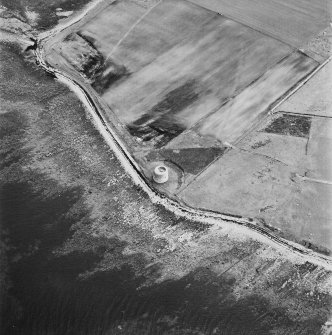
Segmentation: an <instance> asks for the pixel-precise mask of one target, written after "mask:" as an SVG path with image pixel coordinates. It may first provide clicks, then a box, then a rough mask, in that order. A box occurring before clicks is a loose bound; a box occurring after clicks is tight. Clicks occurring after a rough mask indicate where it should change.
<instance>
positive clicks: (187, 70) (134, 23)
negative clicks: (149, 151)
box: [60, 1, 317, 148]
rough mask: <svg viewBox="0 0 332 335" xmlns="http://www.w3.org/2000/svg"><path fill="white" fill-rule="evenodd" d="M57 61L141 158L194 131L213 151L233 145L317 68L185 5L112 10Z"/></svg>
mask: <svg viewBox="0 0 332 335" xmlns="http://www.w3.org/2000/svg"><path fill="white" fill-rule="evenodd" d="M143 4H144V6H143ZM60 52H61V53H62V55H63V56H64V57H65V58H66V59H67V60H68V61H69V63H70V64H72V65H74V66H75V67H76V68H77V69H79V70H80V71H81V72H83V73H85V75H86V76H87V77H88V78H89V79H90V81H91V83H92V85H93V86H94V88H95V89H96V90H97V91H98V92H99V94H100V95H101V96H102V98H103V99H104V100H105V101H106V103H107V104H108V106H109V107H110V108H111V109H112V111H113V112H114V113H115V114H116V115H117V116H118V118H119V119H120V120H121V121H122V123H124V124H125V125H126V127H127V129H128V131H129V132H130V134H131V135H132V136H133V137H134V138H135V139H137V140H138V142H139V143H140V145H142V146H144V147H147V148H161V147H163V146H165V145H166V144H168V143H169V142H170V141H172V139H174V138H175V137H177V136H178V135H180V134H181V133H183V132H184V131H185V130H187V129H190V128H192V127H194V130H193V131H195V132H196V133H198V135H199V136H208V137H213V138H215V139H216V140H217V141H218V142H219V143H221V142H224V141H233V140H236V138H237V137H239V136H240V135H241V134H242V133H243V132H244V131H245V130H246V129H247V128H249V127H250V126H251V124H252V122H253V120H255V119H256V118H257V116H258V115H260V114H261V113H263V112H264V111H265V110H266V109H267V108H268V107H269V105H270V104H272V103H273V102H274V101H275V100H276V99H277V98H279V97H280V96H281V95H282V94H284V93H285V92H286V91H287V90H288V89H289V88H290V87H292V86H293V85H294V84H296V82H297V81H298V80H300V79H301V78H302V77H303V76H305V75H306V74H307V73H308V72H310V71H312V70H313V69H314V68H315V67H316V66H317V64H316V62H315V61H313V60H312V59H311V58H309V57H307V56H305V55H303V54H301V53H299V52H298V51H296V50H294V49H293V48H292V47H290V46H289V45H287V44H285V43H282V42H280V41H278V40H276V39H273V38H271V37H269V36H267V35H264V34H262V33H259V32H257V31H255V30H253V29H251V28H249V27H247V26H244V25H242V24H240V23H237V22H235V21H232V20H230V19H228V18H226V17H223V16H221V15H219V14H217V13H215V12H212V11H209V10H206V9H204V8H202V7H199V6H196V5H194V4H191V3H189V2H185V1H161V2H156V1H151V2H148V3H146V2H141V1H117V2H114V3H113V4H111V5H110V6H109V7H108V8H106V9H105V10H103V11H102V12H101V13H99V14H98V15H97V16H95V17H93V18H92V19H91V20H90V21H89V22H87V23H86V24H84V25H83V26H82V27H81V28H80V29H79V31H77V34H71V35H70V36H68V37H67V38H66V40H65V41H64V43H63V44H62V45H61V51H60ZM248 101H249V103H248Z"/></svg>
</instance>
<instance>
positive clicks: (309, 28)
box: [189, 0, 332, 47]
mask: <svg viewBox="0 0 332 335" xmlns="http://www.w3.org/2000/svg"><path fill="white" fill-rule="evenodd" d="M189 1H190V2H193V3H195V4H198V5H200V6H202V7H205V8H208V9H211V10H213V11H215V12H217V13H221V14H224V15H226V16H228V17H230V18H233V19H235V20H237V21H239V22H242V23H244V24H246V25H248V26H249V27H253V28H255V29H258V30H259V31H262V32H264V33H267V34H268V35H270V36H274V37H276V38H278V39H280V40H282V41H284V42H286V43H289V44H291V45H293V46H296V47H299V46H301V45H303V44H304V43H306V42H308V41H309V40H310V39H311V38H312V37H314V35H316V34H318V33H319V32H320V31H321V30H323V29H325V28H326V27H327V26H328V25H329V23H330V21H331V8H332V7H331V5H330V6H328V1H327V0H314V1H313V0H268V1H267V0H250V1H248V0H232V1H229V0H189Z"/></svg>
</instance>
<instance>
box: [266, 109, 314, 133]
mask: <svg viewBox="0 0 332 335" xmlns="http://www.w3.org/2000/svg"><path fill="white" fill-rule="evenodd" d="M310 127H311V118H310V117H307V116H302V115H287V114H282V115H281V116H280V117H278V118H277V119H275V120H273V121H272V123H270V124H269V125H268V126H267V127H266V128H265V129H264V130H263V131H264V132H266V133H273V134H280V135H288V136H296V137H306V138H308V137H309V133H310Z"/></svg>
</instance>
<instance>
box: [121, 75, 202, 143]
mask: <svg viewBox="0 0 332 335" xmlns="http://www.w3.org/2000/svg"><path fill="white" fill-rule="evenodd" d="M195 85H196V82H195V81H194V80H190V81H187V82H186V83H185V84H183V85H181V86H179V87H178V88H176V89H174V90H172V91H171V92H169V93H168V94H166V96H165V98H164V99H163V100H162V101H160V102H159V103H158V104H156V105H155V106H154V107H153V108H152V109H151V110H150V111H149V112H147V113H146V114H144V115H142V116H141V117H140V118H139V119H137V120H136V121H134V122H133V123H132V124H130V125H128V126H127V128H128V130H129V132H130V134H131V135H133V136H135V137H139V138H141V139H142V140H143V141H144V142H149V141H153V143H154V146H155V147H157V148H161V147H163V146H164V145H165V144H167V143H168V142H169V141H170V140H172V139H173V138H174V137H176V136H178V135H179V134H181V133H182V132H183V131H184V130H185V129H186V127H184V126H183V125H182V124H180V123H179V122H178V121H177V120H176V118H175V116H176V114H178V113H179V112H181V111H182V110H183V109H185V108H186V107H188V106H190V105H191V104H192V103H193V102H194V101H196V100H197V99H198V93H196V92H195Z"/></svg>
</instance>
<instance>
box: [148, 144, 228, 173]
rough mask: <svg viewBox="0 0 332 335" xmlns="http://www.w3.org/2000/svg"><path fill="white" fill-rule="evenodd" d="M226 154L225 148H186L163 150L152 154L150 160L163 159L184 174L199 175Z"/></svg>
mask: <svg viewBox="0 0 332 335" xmlns="http://www.w3.org/2000/svg"><path fill="white" fill-rule="evenodd" d="M224 152H225V148H221V147H220V148H218V147H215V148H185V149H179V150H174V149H163V150H160V151H158V152H157V153H156V152H154V153H152V154H150V155H149V156H148V157H147V158H148V159H149V160H157V159H160V158H161V157H162V158H164V159H166V160H169V161H171V162H173V163H175V164H176V165H178V166H180V167H181V168H182V169H183V171H184V172H186V173H191V174H197V173H198V172H200V171H202V170H203V169H204V168H205V167H206V166H208V165H209V164H210V163H211V162H213V161H214V160H215V159H216V158H217V157H218V156H220V155H222V154H223V153H224Z"/></svg>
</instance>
